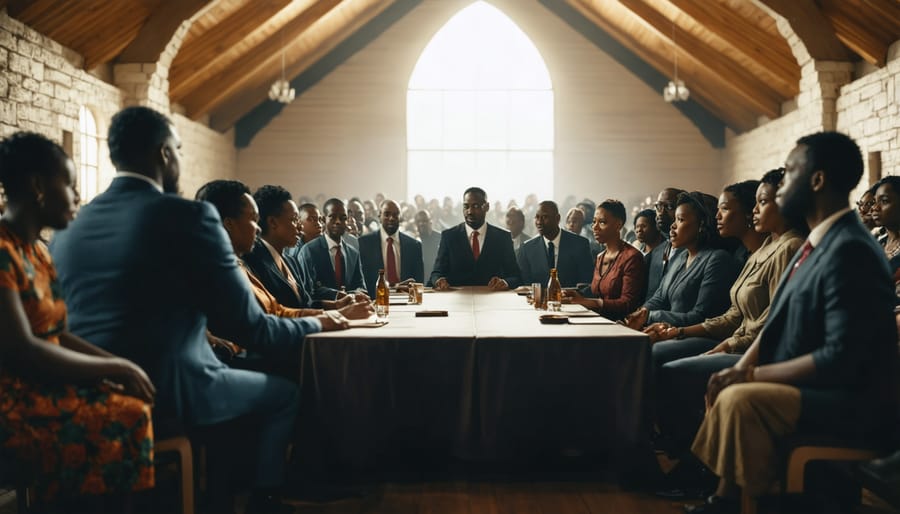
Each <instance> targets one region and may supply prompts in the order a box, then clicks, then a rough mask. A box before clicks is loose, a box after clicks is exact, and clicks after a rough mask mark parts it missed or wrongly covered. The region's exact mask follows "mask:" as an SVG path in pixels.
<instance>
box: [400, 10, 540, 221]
mask: <svg viewBox="0 0 900 514" xmlns="http://www.w3.org/2000/svg"><path fill="white" fill-rule="evenodd" d="M406 112H407V150H408V166H407V174H408V176H407V193H408V196H409V197H410V198H412V197H413V196H414V195H416V194H422V195H424V196H425V197H426V198H441V197H443V196H445V195H450V196H454V197H458V196H459V195H462V192H463V190H465V188H467V187H468V186H472V185H477V186H480V187H483V188H484V189H485V190H486V191H487V192H488V195H489V196H490V198H491V199H492V200H508V199H516V200H517V201H518V202H519V205H521V204H522V200H523V199H524V197H525V196H526V195H527V194H529V193H537V194H538V196H539V197H540V198H552V197H553V89H552V84H551V82H550V74H549V72H548V71H547V66H546V65H545V64H544V60H543V59H542V58H541V55H540V53H539V52H538V50H537V48H535V46H534V43H532V42H531V40H530V39H529V38H528V36H526V35H525V33H524V32H522V30H521V29H520V28H519V27H518V26H517V25H516V24H515V23H513V21H512V20H510V19H509V17H507V16H506V15H505V14H503V13H502V12H500V11H499V10H498V9H497V8H495V7H493V6H491V5H489V4H487V3H485V2H481V1H479V2H475V3H473V4H472V5H470V6H468V7H466V8H464V9H462V10H461V11H460V12H458V13H457V14H456V15H455V16H454V17H453V18H451V19H450V21H448V22H447V24H446V25H444V26H443V27H442V28H441V29H440V30H439V31H438V33H437V34H435V36H434V37H433V38H432V40H431V41H430V42H429V43H428V46H426V47H425V50H424V51H423V52H422V55H421V56H420V57H419V60H418V62H417V63H416V67H415V69H414V70H413V73H412V76H411V77H410V80H409V91H408V93H407V101H406Z"/></svg>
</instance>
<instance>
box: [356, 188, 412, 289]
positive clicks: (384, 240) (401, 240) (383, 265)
mask: <svg viewBox="0 0 900 514" xmlns="http://www.w3.org/2000/svg"><path fill="white" fill-rule="evenodd" d="M379 220H380V222H381V229H380V230H377V231H375V232H370V233H368V234H366V235H364V236H362V237H360V238H359V256H360V258H361V259H362V267H363V278H364V279H365V281H366V285H367V286H368V290H369V297H371V298H375V286H376V285H377V281H378V270H379V269H383V270H384V271H385V273H384V276H385V278H386V279H387V281H388V283H390V284H397V283H398V282H400V281H402V280H408V279H412V280H413V281H415V282H422V280H423V278H424V270H423V264H422V243H420V242H418V241H416V240H415V239H413V238H411V237H409V236H408V235H406V234H403V233H401V232H400V231H399V230H398V229H399V228H400V205H398V204H397V202H395V201H393V200H385V201H383V202H381V212H380V213H379Z"/></svg>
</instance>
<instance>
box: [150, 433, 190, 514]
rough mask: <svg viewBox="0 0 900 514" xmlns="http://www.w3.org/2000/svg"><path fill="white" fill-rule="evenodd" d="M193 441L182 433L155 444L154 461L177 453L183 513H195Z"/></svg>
mask: <svg viewBox="0 0 900 514" xmlns="http://www.w3.org/2000/svg"><path fill="white" fill-rule="evenodd" d="M192 452H193V449H192V448H191V442H190V441H189V440H188V438H187V436H184V435H180V436H175V437H170V438H168V439H162V440H159V441H156V443H155V444H154V455H155V457H154V461H155V462H156V463H158V462H159V460H160V457H161V456H163V455H165V454H172V453H176V454H177V455H178V458H177V460H176V462H177V464H178V472H179V475H180V478H181V483H180V485H179V490H180V492H181V513H182V514H194V457H193V453H192Z"/></svg>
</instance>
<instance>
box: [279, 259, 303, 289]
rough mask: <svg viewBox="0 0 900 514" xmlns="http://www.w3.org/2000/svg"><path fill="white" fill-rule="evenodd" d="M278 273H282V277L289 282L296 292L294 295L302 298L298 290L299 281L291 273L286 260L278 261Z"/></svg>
mask: <svg viewBox="0 0 900 514" xmlns="http://www.w3.org/2000/svg"><path fill="white" fill-rule="evenodd" d="M278 271H280V272H281V275H282V276H283V277H284V279H285V280H287V283H288V285H289V286H291V289H293V290H294V294H296V295H297V296H298V297H299V296H300V292H299V291H298V290H297V281H296V280H294V274H293V273H291V270H289V269H288V267H287V264H286V263H285V262H284V259H278Z"/></svg>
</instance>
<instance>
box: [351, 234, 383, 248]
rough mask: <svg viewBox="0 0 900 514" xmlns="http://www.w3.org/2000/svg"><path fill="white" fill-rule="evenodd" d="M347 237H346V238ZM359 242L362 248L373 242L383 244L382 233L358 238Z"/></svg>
mask: <svg viewBox="0 0 900 514" xmlns="http://www.w3.org/2000/svg"><path fill="white" fill-rule="evenodd" d="M345 237H346V236H345ZM356 239H357V241H359V245H360V246H362V245H364V244H371V243H372V242H373V241H378V242H379V243H380V242H381V241H380V239H381V231H380V230H376V231H374V232H369V233H368V234H363V235H361V236H359V237H358V238H356Z"/></svg>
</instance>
